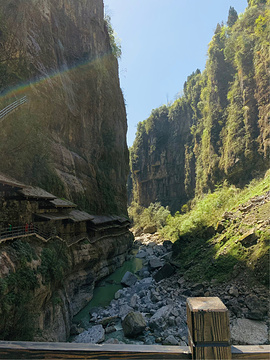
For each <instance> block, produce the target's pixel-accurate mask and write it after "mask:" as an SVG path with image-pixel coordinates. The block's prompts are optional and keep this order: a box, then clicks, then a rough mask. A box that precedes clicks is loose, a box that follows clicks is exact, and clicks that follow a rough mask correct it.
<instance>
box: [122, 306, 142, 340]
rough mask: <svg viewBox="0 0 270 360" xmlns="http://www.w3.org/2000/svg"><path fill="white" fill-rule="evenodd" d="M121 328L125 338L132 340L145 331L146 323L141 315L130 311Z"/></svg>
mask: <svg viewBox="0 0 270 360" xmlns="http://www.w3.org/2000/svg"><path fill="white" fill-rule="evenodd" d="M122 327H123V331H124V334H125V336H126V337H131V338H134V337H136V336H137V335H140V334H141V333H142V332H143V331H144V330H145V328H146V322H145V320H144V317H143V316H142V314H141V313H139V312H134V311H132V312H130V313H129V314H127V316H126V317H125V318H124V320H123V322H122Z"/></svg>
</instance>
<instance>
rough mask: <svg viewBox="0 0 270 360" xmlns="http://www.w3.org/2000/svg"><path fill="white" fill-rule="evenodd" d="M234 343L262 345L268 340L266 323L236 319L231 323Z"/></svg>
mask: <svg viewBox="0 0 270 360" xmlns="http://www.w3.org/2000/svg"><path fill="white" fill-rule="evenodd" d="M231 338H232V341H233V343H234V344H243V345H245V344H248V345H262V344H265V343H266V342H267V340H268V332H267V325H266V324H265V323H263V322H260V321H254V320H249V319H236V320H235V321H233V323H232V325H231Z"/></svg>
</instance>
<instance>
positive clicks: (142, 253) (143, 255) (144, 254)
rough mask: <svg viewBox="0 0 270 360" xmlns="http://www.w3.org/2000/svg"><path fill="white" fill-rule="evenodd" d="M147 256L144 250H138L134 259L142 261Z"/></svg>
mask: <svg viewBox="0 0 270 360" xmlns="http://www.w3.org/2000/svg"><path fill="white" fill-rule="evenodd" d="M147 255H148V253H147V252H146V251H145V250H139V251H138V253H137V254H136V258H138V259H143V258H145V257H146V256H147Z"/></svg>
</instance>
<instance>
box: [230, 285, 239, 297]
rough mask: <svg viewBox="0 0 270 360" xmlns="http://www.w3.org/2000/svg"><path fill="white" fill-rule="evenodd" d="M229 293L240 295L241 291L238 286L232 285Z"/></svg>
mask: <svg viewBox="0 0 270 360" xmlns="http://www.w3.org/2000/svg"><path fill="white" fill-rule="evenodd" d="M228 293H229V294H230V295H232V296H235V297H238V296H239V291H238V289H237V287H236V286H231V287H230V289H229V291H228Z"/></svg>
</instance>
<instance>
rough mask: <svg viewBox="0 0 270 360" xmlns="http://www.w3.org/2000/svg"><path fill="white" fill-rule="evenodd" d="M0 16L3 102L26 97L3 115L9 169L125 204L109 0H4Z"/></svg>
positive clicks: (122, 121)
mask: <svg viewBox="0 0 270 360" xmlns="http://www.w3.org/2000/svg"><path fill="white" fill-rule="evenodd" d="M0 18H1V25H0V46H1V52H0V53H1V55H0V74H1V76H0V79H1V80H0V90H1V91H2V94H3V95H2V96H1V98H0V103H1V109H2V108H4V107H5V106H7V105H9V104H10V103H12V102H13V101H14V100H15V99H19V98H21V97H22V96H23V95H26V96H27V99H28V102H27V103H26V104H24V105H22V106H20V107H19V108H18V109H17V110H16V111H14V112H12V113H11V114H9V115H8V116H7V117H6V118H4V120H3V121H2V123H1V127H2V130H1V135H2V140H3V141H1V145H0V153H1V171H3V172H5V173H7V174H10V175H12V176H14V177H16V178H17V179H19V180H23V181H25V182H27V183H30V184H33V185H39V186H40V187H43V188H45V189H46V190H48V191H52V192H54V193H55V194H56V195H58V196H62V197H67V198H69V199H71V200H73V201H74V202H76V203H78V204H79V205H81V207H83V208H85V209H87V210H88V211H91V212H94V213H115V214H120V213H126V177H127V172H128V152H127V147H126V139H125V138H126V129H127V128H126V112H125V106H124V101H123V96H122V92H121V89H120V86H119V78H118V64H117V60H116V58H115V57H114V55H113V54H112V53H111V47H110V39H109V35H108V32H107V28H106V24H105V22H104V13H103V1H102V0H60V1H59V0H30V1H27V2H26V1H18V0H16V1H15V0H12V1H6V0H4V1H3V2H2V3H1V9H0ZM29 82H30V83H29ZM19 84H25V86H21V87H19V88H16V89H15V87H16V86H18V85H19ZM27 84H28V85H27Z"/></svg>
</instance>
